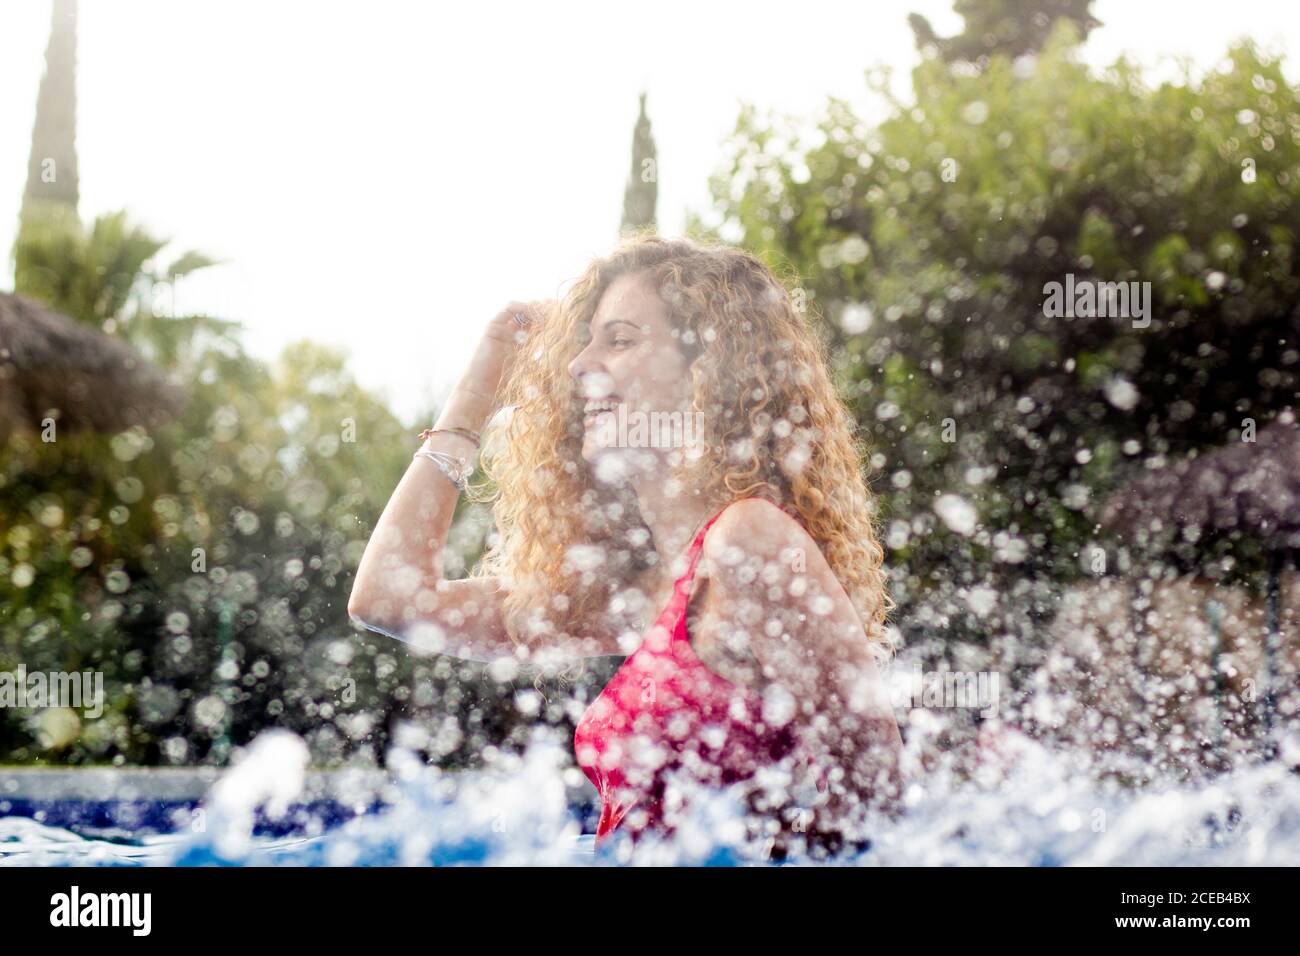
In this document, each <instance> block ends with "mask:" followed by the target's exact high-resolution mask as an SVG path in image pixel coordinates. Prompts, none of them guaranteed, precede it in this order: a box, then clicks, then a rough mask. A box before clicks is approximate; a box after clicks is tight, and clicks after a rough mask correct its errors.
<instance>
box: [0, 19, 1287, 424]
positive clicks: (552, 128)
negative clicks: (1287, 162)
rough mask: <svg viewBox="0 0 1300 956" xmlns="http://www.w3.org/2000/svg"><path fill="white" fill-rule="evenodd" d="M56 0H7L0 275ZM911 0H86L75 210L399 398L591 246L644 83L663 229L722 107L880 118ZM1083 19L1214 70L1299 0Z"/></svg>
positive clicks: (702, 183) (600, 242) (611, 228)
mask: <svg viewBox="0 0 1300 956" xmlns="http://www.w3.org/2000/svg"><path fill="white" fill-rule="evenodd" d="M49 6H50V4H49V0H4V2H3V9H2V10H0V130H3V137H0V249H3V250H4V252H3V253H0V255H3V256H4V261H3V266H2V267H0V288H9V287H11V280H12V268H11V263H9V262H8V250H9V249H10V248H11V247H12V244H13V233H14V229H15V226H16V221H17V214H18V205H19V201H20V198H21V193H22V188H23V183H24V181H25V177H26V164H27V153H28V146H29V142H30V134H31V128H32V120H33V115H34V111H35V103H36V90H37V84H38V82H39V80H40V76H41V72H42V70H43V61H44V52H45V44H46V40H47V35H48V30H49V17H50V10H49ZM913 10H915V11H917V12H920V13H922V14H924V15H926V16H927V17H929V19H930V21H931V23H932V24H934V26H935V28H936V29H937V30H938V32H940V33H941V34H948V33H952V32H955V31H956V30H957V29H958V27H959V26H960V20H959V19H958V18H957V17H956V15H955V14H953V13H952V12H951V2H950V0H875V2H863V0H852V2H848V0H839V2H825V0H800V2H799V3H791V2H785V3H774V2H770V0H725V2H717V0H709V2H699V0H692V2H680V0H661V2H658V3H655V4H651V5H646V4H630V3H629V4H617V3H609V2H603V3H597V2H581V3H578V2H573V3H547V4H538V3H533V2H519V0H498V2H495V3H492V4H444V3H417V2H414V0H410V2H398V0H364V2H362V0H354V2H328V3H327V2H320V0H315V2H306V0H294V2H289V0H275V2H271V0H82V3H81V20H80V24H81V33H80V61H79V97H80V99H79V103H78V111H79V112H78V121H79V124H78V152H79V158H80V165H81V213H82V216H83V218H86V219H90V218H92V217H93V216H95V215H97V214H99V213H102V212H106V211H109V210H112V209H117V208H123V207H125V208H126V209H127V210H128V211H129V212H130V213H131V214H132V215H133V216H134V217H135V218H136V219H138V220H139V221H141V222H143V223H144V224H145V225H146V226H147V227H149V228H151V229H153V230H154V231H156V232H158V233H159V234H162V235H165V236H170V237H172V239H173V240H174V246H173V249H174V251H175V253H177V254H179V253H180V252H182V251H184V250H186V249H189V248H196V249H199V250H201V251H204V252H207V253H209V254H210V255H213V256H215V257H218V258H220V259H223V260H226V261H227V262H228V263H229V264H228V265H225V266H222V267H221V268H220V269H217V270H213V271H212V272H211V274H210V275H209V276H208V278H207V279H206V280H203V281H202V282H200V280H198V279H196V280H195V281H194V283H193V286H192V287H190V288H185V289H183V290H182V293H183V295H182V303H181V304H182V306H185V305H193V306H195V307H196V308H203V309H206V310H207V311H212V312H219V313H221V314H223V315H225V316H227V317H230V318H236V319H239V320H241V321H243V322H244V323H245V324H246V327H247V330H248V331H247V335H246V339H245V341H246V344H247V345H248V347H249V348H250V350H251V351H252V352H253V353H254V354H256V355H259V356H261V357H265V358H273V357H275V356H276V355H278V354H279V351H280V349H281V348H282V347H283V346H284V345H285V344H286V343H288V342H291V341H294V340H296V339H299V338H303V337H309V338H312V339H315V340H318V341H321V342H324V343H327V344H331V345H334V346H338V347H342V348H344V349H345V350H346V351H347V352H348V353H349V356H350V359H349V363H350V368H351V369H352V370H353V372H354V374H355V375H356V376H357V378H358V379H359V380H360V381H361V383H362V384H363V385H365V386H366V387H368V388H371V389H373V390H374V391H376V392H377V393H379V394H380V395H382V396H384V397H385V398H387V400H388V401H389V402H390V404H391V407H393V409H394V410H395V411H397V412H398V413H399V414H401V415H402V416H404V417H409V416H411V415H413V414H414V413H415V412H417V411H419V410H422V409H423V408H425V407H427V406H428V405H429V403H430V402H432V401H433V400H435V399H437V398H439V397H440V396H441V395H442V394H444V393H445V392H446V390H447V389H449V388H450V387H451V385H452V384H453V382H454V380H455V377H456V376H457V374H458V373H459V370H460V369H461V367H462V366H463V364H464V362H465V361H466V359H467V358H468V356H469V354H470V352H471V350H472V349H473V346H474V343H475V342H476V340H477V336H478V333H479V331H480V330H481V328H482V326H483V323H484V322H486V321H487V319H488V318H489V317H490V316H491V315H492V314H493V313H495V312H496V311H497V310H498V309H499V308H500V307H501V306H502V305H504V303H505V302H507V301H508V300H510V299H528V298H539V297H550V296H554V295H556V294H557V293H558V292H559V291H560V287H561V285H562V284H563V283H565V282H567V281H568V280H570V279H572V278H573V277H574V276H576V275H577V274H578V273H579V272H580V271H581V269H582V267H583V265H584V264H585V263H586V261H587V260H588V259H589V258H590V257H591V256H593V255H596V254H600V253H603V252H605V251H607V250H608V247H609V245H610V244H611V243H612V242H613V241H614V239H615V238H616V233H617V229H618V222H619V216H620V213H621V210H622V200H623V187H624V183H625V179H626V176H627V172H628V167H629V163H630V145H631V136H632V127H633V123H634V121H635V118H636V109H637V94H638V93H639V92H640V91H641V90H642V89H643V88H644V89H646V90H647V91H648V102H647V106H648V111H649V114H650V119H651V123H652V124H653V130H654V135H655V139H656V142H657V144H658V150H659V175H660V182H659V186H660V189H659V222H660V228H661V230H662V231H664V232H667V233H670V234H677V233H679V232H680V229H681V227H682V225H683V222H684V218H683V217H684V213H685V211H686V210H687V209H688V208H694V209H704V208H706V207H707V205H708V191H707V179H708V176H709V174H710V173H711V172H712V171H713V170H714V169H715V168H716V166H717V163H718V161H719V149H718V146H719V144H720V143H721V142H722V141H723V140H724V139H725V137H726V136H727V135H728V133H729V132H730V131H731V129H732V127H733V126H734V123H735V119H736V116H737V113H738V111H739V106H740V104H741V103H742V102H747V103H753V104H756V105H757V106H759V107H760V108H762V109H767V108H772V109H775V110H777V111H780V112H789V113H795V114H800V115H805V116H808V115H812V114H814V113H816V111H818V110H819V109H820V107H821V106H822V104H824V102H825V100H826V97H827V96H828V95H834V96H837V97H840V98H843V99H846V100H849V101H850V102H853V103H855V104H858V105H859V107H860V109H861V112H862V113H863V114H864V115H869V116H870V115H874V112H873V110H872V109H871V106H870V104H869V101H868V99H867V93H866V88H865V84H864V82H863V72H864V71H865V70H866V69H867V68H868V67H870V66H872V65H875V64H880V63H886V64H891V65H892V66H894V68H895V69H896V71H897V73H898V74H899V75H898V76H897V77H896V79H897V81H898V83H899V86H900V89H905V88H906V81H907V74H908V71H910V69H911V68H912V66H913V65H914V64H915V62H916V59H917V56H916V53H915V49H914V45H913V42H912V36H911V33H910V31H909V29H908V27H907V22H906V16H907V13H908V12H910V11H913ZM1095 13H1096V15H1097V17H1098V18H1099V19H1100V20H1102V21H1103V23H1104V24H1105V26H1104V27H1102V28H1101V29H1100V30H1097V31H1095V32H1094V33H1093V35H1092V38H1091V39H1090V40H1089V42H1088V45H1087V47H1086V49H1085V55H1086V58H1087V60H1088V61H1089V62H1091V63H1094V64H1105V63H1109V62H1112V61H1113V60H1114V59H1115V58H1116V56H1117V55H1118V54H1119V53H1121V52H1128V53H1130V54H1131V55H1133V56H1134V57H1135V58H1136V59H1137V60H1139V61H1140V62H1143V63H1146V64H1153V65H1156V68H1158V69H1162V70H1166V71H1167V70H1168V68H1169V67H1168V62H1167V58H1168V57H1169V56H1170V55H1172V54H1186V55H1189V56H1190V57H1191V58H1192V59H1193V61H1194V62H1196V63H1198V64H1202V65H1205V66H1210V65H1213V64H1214V63H1216V62H1217V61H1218V60H1219V59H1220V57H1221V56H1222V54H1223V53H1224V51H1225V50H1226V47H1227V43H1228V41H1229V40H1230V39H1231V38H1233V37H1236V36H1241V35H1250V36H1253V37H1254V38H1255V39H1257V40H1258V41H1260V42H1262V43H1264V44H1265V45H1267V46H1270V47H1271V48H1273V49H1275V50H1276V49H1280V50H1284V51H1287V52H1288V53H1290V54H1292V55H1294V53H1295V51H1297V50H1300V42H1298V41H1300V17H1297V16H1295V15H1294V14H1295V10H1294V5H1293V0H1271V2H1270V0H1233V2H1231V3H1225V2H1222V0H1195V2H1186V0H1182V2H1180V0H1144V2H1141V3H1135V2H1133V0H1099V2H1097V3H1096V4H1095ZM1162 60H1164V61H1165V65H1164V66H1160V63H1161V61H1162ZM1295 75H1296V70H1295V64H1294V63H1291V64H1289V66H1288V76H1290V77H1292V79H1294V78H1295Z"/></svg>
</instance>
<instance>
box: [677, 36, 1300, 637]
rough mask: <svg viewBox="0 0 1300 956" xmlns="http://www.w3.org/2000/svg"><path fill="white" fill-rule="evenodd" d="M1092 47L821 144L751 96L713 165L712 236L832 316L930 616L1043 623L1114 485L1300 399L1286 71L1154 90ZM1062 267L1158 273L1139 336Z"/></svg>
mask: <svg viewBox="0 0 1300 956" xmlns="http://www.w3.org/2000/svg"><path fill="white" fill-rule="evenodd" d="M1077 42H1078V34H1077V31H1075V30H1073V29H1072V27H1071V25H1070V24H1069V23H1068V22H1066V21H1058V23H1057V27H1056V32H1055V33H1054V34H1053V37H1052V39H1051V41H1050V42H1049V43H1048V44H1047V45H1046V47H1045V48H1044V50H1043V51H1042V54H1041V55H1040V56H1038V57H1035V58H1022V59H1021V60H1019V61H1017V62H1014V63H1013V62H1012V61H1011V60H1010V58H1009V57H1007V56H1005V55H1001V54H999V55H995V56H993V57H991V58H990V59H989V61H988V63H987V68H986V69H984V70H983V71H982V72H979V73H975V74H970V73H966V74H962V73H961V72H960V71H958V72H953V71H950V70H949V69H948V68H947V65H946V64H945V63H944V62H943V61H942V60H939V59H929V60H926V61H924V62H922V64H921V65H920V66H919V67H918V68H917V69H916V71H915V72H914V74H913V93H914V97H913V101H910V102H907V101H897V100H894V101H891V104H890V105H891V110H892V115H890V117H889V118H888V119H887V120H886V121H885V122H883V123H882V124H880V125H879V127H878V128H875V129H872V128H869V127H868V125H867V124H866V123H865V122H864V121H862V120H861V119H860V118H858V117H857V116H855V115H854V113H853V112H852V110H851V109H850V108H849V107H848V105H846V104H845V103H843V102H841V101H837V100H831V101H830V102H829V104H828V106H827V108H826V111H825V115H824V116H822V117H820V119H819V123H818V127H817V133H816V135H815V137H814V138H813V140H812V141H811V142H807V141H801V140H800V137H799V135H798V133H797V132H796V131H795V128H794V127H795V124H794V123H793V122H792V121H788V120H783V119H782V118H778V117H770V116H769V117H762V116H760V115H759V114H758V113H757V111H755V110H753V109H752V108H749V109H746V110H745V111H744V112H743V114H742V115H741V117H740V118H739V121H738V123H737V127H736V131H735V134H734V137H733V139H732V141H731V142H730V144H729V147H728V148H729V152H728V157H727V161H726V163H725V164H724V166H723V168H722V169H721V170H720V171H719V173H718V174H717V175H716V176H715V178H714V181H713V187H712V189H713V195H714V199H715V201H716V204H717V206H718V209H719V211H720V213H721V216H722V221H721V223H720V225H718V226H717V227H716V233H717V234H719V235H722V236H725V237H726V238H728V239H731V240H734V241H737V242H739V243H741V244H743V245H745V246H746V247H748V248H751V249H755V250H757V251H759V252H760V253H761V254H763V255H764V256H766V257H767V258H768V260H769V261H770V262H772V263H773V264H774V265H776V266H778V268H781V269H784V270H787V271H792V272H794V273H795V274H797V275H798V276H800V277H801V279H800V281H801V282H802V284H803V287H804V290H803V294H804V295H805V296H806V298H807V301H808V302H809V303H810V304H811V306H812V307H813V308H814V310H815V311H817V312H818V313H820V314H821V315H823V316H824V318H825V319H826V320H827V321H826V322H825V324H824V330H825V332H826V335H827V337H828V339H829V340H830V342H831V343H832V344H833V345H834V346H836V350H835V351H836V354H837V355H838V356H839V357H840V359H841V367H840V372H841V375H842V379H843V382H844V385H845V388H846V390H847V391H848V393H849V394H850V395H851V396H852V402H853V407H854V409H855V412H856V414H857V417H858V419H859V421H860V422H861V425H862V428H863V431H864V435H865V437H866V438H867V439H869V442H870V444H871V445H872V446H873V451H874V455H873V462H874V463H875V464H876V466H877V467H878V468H880V469H881V471H882V474H881V476H880V480H879V481H878V483H877V484H878V488H879V491H880V493H881V496H882V499H883V503H884V511H885V515H886V525H885V530H886V539H887V544H888V546H889V548H890V549H891V555H890V560H889V564H890V566H891V567H893V568H895V569H899V570H897V571H896V573H897V580H896V586H897V590H898V596H899V598H900V601H901V604H902V608H901V614H900V620H902V621H903V622H905V623H907V624H909V626H910V627H911V629H912V630H913V631H914V632H916V633H925V632H926V631H927V630H928V631H930V632H932V633H941V634H943V635H945V636H946V637H953V636H962V635H966V636H969V637H972V638H975V639H978V640H980V641H982V642H987V641H990V640H993V639H994V638H996V637H1000V636H1002V635H1008V634H1015V633H1016V632H1019V633H1020V634H1021V635H1022V636H1028V635H1030V634H1031V633H1035V631H1036V629H1035V628H1033V627H1031V625H1032V624H1033V623H1034V621H1035V620H1036V619H1038V618H1040V617H1042V616H1045V615H1048V614H1050V613H1052V611H1053V610H1054V603H1053V602H1054V595H1055V589H1054V587H1052V586H1051V585H1052V584H1053V582H1060V581H1062V580H1069V579H1070V578H1072V577H1074V576H1076V575H1078V574H1080V573H1083V572H1084V571H1085V570H1088V569H1087V568H1086V566H1085V560H1086V556H1087V554H1088V553H1089V552H1087V551H1086V550H1085V549H1086V548H1088V546H1089V545H1090V544H1091V543H1093V542H1094V540H1095V539H1094V535H1095V532H1096V529H1097V514H1098V508H1097V506H1098V505H1099V504H1100V502H1101V501H1102V500H1104V498H1105V497H1106V495H1108V494H1109V493H1111V492H1112V491H1113V490H1115V489H1117V488H1120V487H1122V486H1123V485H1124V484H1125V483H1126V482H1127V481H1128V480H1129V478H1130V477H1132V476H1134V475H1135V474H1138V473H1140V472H1142V471H1144V470H1145V469H1149V468H1155V467H1161V466H1162V465H1163V464H1164V463H1166V462H1168V461H1170V460H1172V459H1173V458H1176V457H1178V456H1182V455H1185V454H1188V453H1192V452H1195V451H1196V450H1198V449H1202V448H1207V447H1213V446H1218V445H1221V444H1223V443H1225V442H1227V441H1231V440H1235V439H1236V438H1237V436H1238V432H1239V430H1240V429H1241V427H1242V422H1243V419H1245V418H1254V419H1256V420H1257V421H1258V422H1259V423H1260V424H1261V425H1262V424H1263V423H1264V422H1266V421H1268V420H1269V419H1270V418H1272V417H1273V416H1274V415H1275V414H1276V413H1277V412H1278V411H1279V410H1281V409H1283V408H1285V407H1288V406H1291V405H1294V403H1295V400H1296V389H1297V366H1298V365H1300V343H1298V341H1297V339H1298V336H1300V312H1298V311H1297V306H1296V303H1297V302H1298V301H1300V279H1298V278H1297V272H1296V257H1295V242H1296V235H1297V231H1298V230H1300V204H1298V203H1297V198H1298V194H1300V132H1298V131H1297V126H1296V122H1295V119H1296V117H1297V116H1300V103H1298V91H1297V89H1296V87H1295V86H1293V85H1291V84H1288V82H1287V80H1286V78H1285V77H1284V76H1283V73H1282V69H1281V63H1280V62H1279V61H1278V60H1276V59H1274V58H1271V57H1270V56H1268V55H1266V54H1264V53H1263V52H1261V51H1260V50H1259V49H1257V48H1256V47H1255V46H1254V45H1253V44H1251V43H1249V42H1243V43H1240V44H1238V45H1236V46H1234V47H1233V48H1232V49H1231V51H1230V53H1229V56H1228V58H1227V59H1226V61H1225V62H1224V63H1223V65H1222V66H1220V67H1219V68H1218V69H1215V70H1214V71H1212V72H1210V73H1208V74H1207V75H1205V76H1203V77H1200V78H1197V77H1195V76H1193V75H1192V73H1191V71H1190V68H1188V69H1187V70H1186V72H1185V74H1184V76H1183V77H1182V78H1181V79H1180V80H1179V81H1178V82H1170V83H1164V84H1162V85H1160V86H1158V87H1151V86H1149V85H1148V84H1146V83H1145V82H1144V80H1143V78H1142V76H1141V75H1140V73H1139V71H1138V70H1137V69H1135V68H1134V67H1133V66H1132V65H1130V64H1128V63H1127V62H1125V61H1123V60H1121V61H1120V62H1118V63H1116V64H1115V65H1114V66H1113V67H1111V68H1110V69H1108V70H1106V71H1104V73H1102V74H1101V75H1093V74H1092V73H1090V72H1089V70H1088V69H1087V68H1085V67H1084V66H1082V65H1081V64H1079V63H1078V62H1077V59H1076V55H1075V54H1076V49H1077ZM878 90H879V93H880V95H882V96H886V97H888V96H889V92H888V88H887V84H886V83H885V82H883V81H882V82H879V83H878ZM696 228H697V229H703V228H704V225H703V224H702V223H701V222H697V223H696ZM1067 274H1070V275H1073V276H1074V277H1076V278H1078V279H1090V280H1096V281H1107V282H1121V281H1123V282H1137V283H1149V284H1150V291H1151V294H1152V303H1151V313H1150V324H1149V326H1146V327H1138V326H1139V325H1140V324H1141V322H1140V320H1137V321H1135V320H1133V319H1131V318H1129V317H1093V318H1087V317H1076V318H1067V317H1053V316H1052V315H1050V314H1049V311H1050V310H1047V309H1045V299H1046V298H1047V285H1048V283H1052V282H1063V281H1064V280H1065V278H1066V276H1067ZM1103 544H1104V543H1103ZM1111 553H1112V555H1113V554H1114V552H1113V549H1112V551H1111ZM902 569H906V570H905V571H904V570H902ZM984 585H992V588H991V593H992V595H993V596H994V597H990V592H985V591H979V590H978V589H979V588H981V587H982V586H984ZM999 594H1002V595H1005V596H1006V600H1004V601H1002V605H1003V606H1004V607H1006V608H1008V609H1010V608H1014V609H1015V610H1007V611H1006V612H1005V614H1000V613H999V611H998V609H997V608H996V607H995V608H994V610H993V611H992V612H991V613H989V612H988V609H987V607H981V605H982V604H983V605H987V604H988V603H989V602H990V601H995V599H996V595H999ZM973 596H976V598H975V600H972V597H973ZM973 608H979V611H975V610H973ZM1012 617H1015V618H1016V619H1014V620H1013V619H1011V618H1012Z"/></svg>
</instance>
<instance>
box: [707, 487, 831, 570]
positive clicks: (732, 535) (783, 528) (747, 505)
mask: <svg viewBox="0 0 1300 956" xmlns="http://www.w3.org/2000/svg"><path fill="white" fill-rule="evenodd" d="M792 511H793V509H789V510H787V509H786V508H784V507H782V506H781V505H778V504H776V503H775V502H773V501H771V500H769V499H767V498H761V497H753V498H741V499H740V500H738V501H733V502H732V503H731V504H729V505H727V507H726V508H724V509H723V510H722V512H721V513H720V514H719V515H718V517H717V519H716V520H715V521H714V522H713V525H712V526H711V527H710V529H709V532H708V534H706V535H705V538H704V554H705V556H706V557H710V558H712V559H713V560H715V561H717V560H723V561H724V563H725V560H726V557H727V552H728V551H729V550H730V549H739V551H741V552H744V553H745V554H749V555H753V554H755V553H757V554H764V555H771V556H778V555H779V554H780V552H781V551H782V550H784V549H789V548H801V549H803V550H804V551H807V550H808V549H810V548H811V549H812V550H817V544H816V542H815V541H813V539H812V537H811V536H810V535H809V534H808V532H807V530H805V528H804V526H803V525H802V524H801V523H800V522H799V520H798V519H797V518H796V517H795V516H794V514H792V513H791V512H792Z"/></svg>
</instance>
